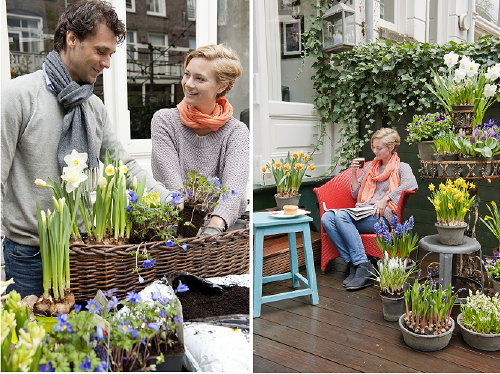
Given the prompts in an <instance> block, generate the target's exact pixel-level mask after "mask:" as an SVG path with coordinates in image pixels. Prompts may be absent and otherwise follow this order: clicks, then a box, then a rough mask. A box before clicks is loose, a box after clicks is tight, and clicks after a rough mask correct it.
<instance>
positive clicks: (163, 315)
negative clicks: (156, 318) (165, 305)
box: [160, 309, 167, 318]
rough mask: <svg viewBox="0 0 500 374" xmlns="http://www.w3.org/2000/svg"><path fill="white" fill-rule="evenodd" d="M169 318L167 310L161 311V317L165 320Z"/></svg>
mask: <svg viewBox="0 0 500 374" xmlns="http://www.w3.org/2000/svg"><path fill="white" fill-rule="evenodd" d="M166 316H167V312H166V311H165V310H163V309H162V310H160V317H161V318H165V317H166Z"/></svg>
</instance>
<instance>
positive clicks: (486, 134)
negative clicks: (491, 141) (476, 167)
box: [480, 132, 488, 142]
mask: <svg viewBox="0 0 500 374" xmlns="http://www.w3.org/2000/svg"><path fill="white" fill-rule="evenodd" d="M487 137H488V133H486V132H485V133H483V135H481V138H480V139H481V140H482V141H483V142H484V141H485V140H486V138H487Z"/></svg>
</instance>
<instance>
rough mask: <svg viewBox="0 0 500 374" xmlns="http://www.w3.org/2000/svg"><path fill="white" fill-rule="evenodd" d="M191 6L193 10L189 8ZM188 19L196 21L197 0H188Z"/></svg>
mask: <svg viewBox="0 0 500 374" xmlns="http://www.w3.org/2000/svg"><path fill="white" fill-rule="evenodd" d="M190 8H191V11H190V10H189V9H190ZM186 9H187V15H186V17H187V20H188V21H196V0H186Z"/></svg>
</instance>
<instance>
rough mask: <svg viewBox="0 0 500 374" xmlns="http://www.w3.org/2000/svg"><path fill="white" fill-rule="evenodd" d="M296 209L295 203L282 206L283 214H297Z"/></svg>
mask: <svg viewBox="0 0 500 374" xmlns="http://www.w3.org/2000/svg"><path fill="white" fill-rule="evenodd" d="M297 209H299V207H298V206H297V205H285V206H283V214H285V215H286V216H294V215H296V214H297Z"/></svg>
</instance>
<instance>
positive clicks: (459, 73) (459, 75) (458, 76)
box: [453, 69, 467, 82]
mask: <svg viewBox="0 0 500 374" xmlns="http://www.w3.org/2000/svg"><path fill="white" fill-rule="evenodd" d="M466 75H467V71H465V70H464V69H456V70H455V76H454V77H453V80H454V81H455V82H461V81H463V80H464V78H465V77H466Z"/></svg>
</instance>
